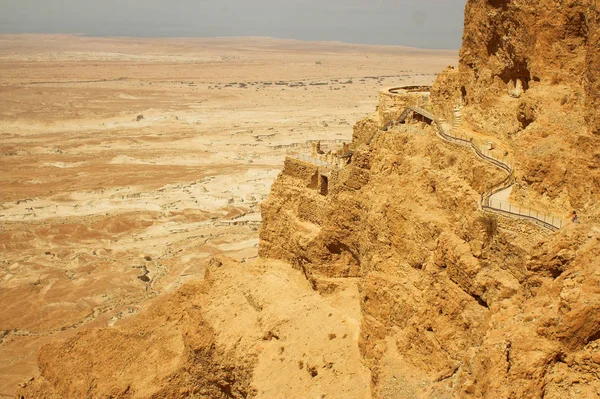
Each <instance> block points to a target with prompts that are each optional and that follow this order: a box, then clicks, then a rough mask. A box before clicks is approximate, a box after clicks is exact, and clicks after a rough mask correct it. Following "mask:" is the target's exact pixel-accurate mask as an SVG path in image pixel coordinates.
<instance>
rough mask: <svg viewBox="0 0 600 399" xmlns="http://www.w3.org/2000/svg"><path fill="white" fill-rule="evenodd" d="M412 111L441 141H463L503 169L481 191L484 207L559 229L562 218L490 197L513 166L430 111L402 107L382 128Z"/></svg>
mask: <svg viewBox="0 0 600 399" xmlns="http://www.w3.org/2000/svg"><path fill="white" fill-rule="evenodd" d="M411 113H416V114H419V115H421V116H422V117H424V118H426V119H429V120H430V121H431V122H432V123H435V125H436V127H437V132H438V135H439V136H440V137H441V138H442V139H443V140H445V141H447V142H449V143H453V144H458V145H463V146H467V147H470V148H471V149H472V150H473V151H474V152H475V154H476V155H477V156H478V157H479V158H481V159H483V160H484V161H487V162H490V163H491V164H493V165H494V166H496V167H497V168H500V169H502V170H504V171H505V172H506V173H507V176H506V179H504V180H503V181H502V182H500V183H499V184H497V185H495V186H493V187H492V188H490V189H489V190H488V191H486V192H485V193H483V194H482V195H481V201H480V205H481V208H482V209H483V210H484V211H487V212H493V213H499V214H502V215H504V216H508V217H516V218H520V219H525V220H529V221H531V222H534V223H536V224H538V225H540V226H542V227H544V228H546V229H548V230H552V231H557V230H558V229H560V228H561V227H562V226H563V224H564V222H563V220H562V219H560V218H557V217H554V216H552V215H549V214H546V213H542V212H539V211H537V210H535V209H531V208H526V207H522V206H519V205H513V204H512V203H510V202H507V201H501V200H497V199H494V198H492V197H493V196H494V195H495V194H497V193H499V192H501V191H504V190H506V189H508V188H510V187H511V186H512V185H513V184H514V183H515V178H514V174H513V168H512V167H511V165H510V164H509V163H508V162H507V161H506V160H499V159H496V158H494V157H493V156H492V155H491V154H490V153H488V152H487V151H486V150H485V149H484V148H478V147H477V146H476V145H475V144H474V143H473V141H471V140H467V139H465V138H461V137H455V136H452V135H451V134H450V133H449V132H447V131H446V130H445V129H444V126H443V125H442V123H441V122H440V120H439V119H438V118H437V117H436V116H435V115H433V114H432V113H430V112H428V111H426V110H424V109H422V108H419V107H415V106H409V107H407V108H406V110H404V112H403V113H402V114H401V115H400V118H398V119H397V120H395V121H391V122H389V123H388V124H386V125H385V126H384V127H383V130H384V131H387V130H388V129H389V128H390V127H391V126H394V125H396V124H398V123H402V122H404V120H405V119H406V118H407V117H408V116H409V115H410V114H411Z"/></svg>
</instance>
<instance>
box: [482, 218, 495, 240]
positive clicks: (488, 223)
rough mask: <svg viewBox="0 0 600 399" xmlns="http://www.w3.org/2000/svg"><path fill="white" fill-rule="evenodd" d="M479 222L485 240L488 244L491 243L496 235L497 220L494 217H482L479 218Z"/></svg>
mask: <svg viewBox="0 0 600 399" xmlns="http://www.w3.org/2000/svg"><path fill="white" fill-rule="evenodd" d="M479 222H480V223H481V224H482V226H483V231H484V233H485V238H486V239H487V241H488V242H490V241H492V240H493V239H494V237H495V236H496V234H497V233H498V218H497V217H496V215H484V216H481V217H480V218H479Z"/></svg>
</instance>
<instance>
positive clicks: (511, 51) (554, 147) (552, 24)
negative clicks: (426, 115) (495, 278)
mask: <svg viewBox="0 0 600 399" xmlns="http://www.w3.org/2000/svg"><path fill="white" fill-rule="evenodd" d="M597 6H598V4H597V1H596V0H568V1H537V0H535V1H534V0H525V1H512V0H504V1H502V0H471V1H468V2H467V6H466V10H465V30H464V36H463V46H462V49H461V52H460V65H459V68H458V69H453V70H447V71H445V72H444V73H442V74H441V75H440V77H439V79H438V82H437V83H436V85H435V86H434V89H433V92H432V97H433V100H434V103H435V104H436V108H437V111H438V112H439V113H440V114H442V115H444V116H446V117H449V116H450V114H451V110H452V109H453V107H454V106H456V105H457V104H458V103H462V104H463V106H464V108H463V115H464V118H465V120H466V121H467V122H468V123H469V124H470V125H471V126H472V127H473V128H475V129H476V130H480V131H485V132H487V133H490V134H493V135H495V136H496V137H497V138H498V139H499V140H501V141H503V142H505V143H507V144H508V145H510V148H511V153H513V154H514V156H515V161H516V162H518V164H519V168H517V169H518V172H517V174H518V176H517V177H518V179H519V185H518V187H517V189H516V190H515V192H514V198H519V199H520V200H522V201H529V202H530V203H533V202H540V201H541V202H543V203H544V205H545V206H546V207H547V208H551V209H555V210H558V209H560V208H563V209H576V210H578V211H579V212H580V213H584V214H588V215H589V216H590V217H595V215H597V214H598V203H597V201H596V200H595V198H597V196H598V194H599V193H600V192H599V189H600V170H599V167H600V153H599V152H598V148H599V145H600V136H599V133H600V131H599V129H598V109H599V102H598V101H599V95H598V93H599V86H598V79H599V77H598V76H599V73H598V72H599V68H600V63H599V58H598V57H599V56H598V54H600V51H599V50H600V47H599V45H600V44H599V35H600V28H599V26H598V7H597Z"/></svg>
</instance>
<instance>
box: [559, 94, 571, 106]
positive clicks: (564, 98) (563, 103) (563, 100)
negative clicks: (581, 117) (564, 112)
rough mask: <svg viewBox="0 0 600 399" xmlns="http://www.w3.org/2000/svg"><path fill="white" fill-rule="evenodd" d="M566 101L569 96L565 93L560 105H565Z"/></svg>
mask: <svg viewBox="0 0 600 399" xmlns="http://www.w3.org/2000/svg"><path fill="white" fill-rule="evenodd" d="M568 101H569V96H567V95H565V96H564V97H563V98H561V100H560V105H565V104H566V103H567V102H568Z"/></svg>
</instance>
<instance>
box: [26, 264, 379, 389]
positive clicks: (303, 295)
mask: <svg viewBox="0 0 600 399" xmlns="http://www.w3.org/2000/svg"><path fill="white" fill-rule="evenodd" d="M330 301H331V302H330ZM358 305H359V293H358V288H357V286H356V283H355V282H352V281H349V280H347V281H344V282H341V289H340V290H339V296H338V297H336V296H332V297H329V298H328V299H326V298H323V297H321V296H320V295H319V294H318V293H316V292H314V291H313V290H312V288H311V287H310V285H309V284H308V282H307V281H306V279H305V278H304V276H303V275H302V274H301V273H299V272H297V271H295V270H293V269H292V268H291V267H290V265H288V264H285V263H282V262H274V261H263V260H259V261H257V262H255V263H254V264H251V265H248V264H245V265H244V264H240V263H237V262H234V261H232V260H231V259H228V258H225V257H221V258H215V259H213V260H212V261H211V262H210V264H209V265H208V267H207V272H206V276H205V280H204V281H201V282H192V283H188V284H186V285H185V286H183V287H181V288H180V289H178V290H177V291H176V292H175V293H174V294H171V295H170V296H167V297H163V298H159V299H158V300H157V303H156V304H155V305H154V306H151V307H149V308H148V309H146V310H145V311H144V312H142V313H140V314H139V315H136V316H133V317H132V318H131V319H128V320H125V321H124V322H123V323H122V324H121V325H118V326H116V327H113V328H103V329H96V330H88V331H86V332H83V333H80V334H78V335H77V336H75V337H73V338H71V339H69V340H67V341H65V342H55V343H53V344H51V345H48V346H45V347H43V348H42V350H41V351H40V353H39V367H40V375H39V376H38V377H36V378H35V379H33V380H31V381H29V382H27V383H25V384H23V385H22V387H21V388H20V389H19V391H18V393H17V398H27V399H32V398H48V399H55V398H56V399H58V398H81V397H89V398H108V397H111V398H211V399H212V398H215V399H219V398H229V399H231V398H238V399H241V398H264V399H271V398H290V397H300V398H314V397H331V398H340V399H341V398H350V397H352V398H361V399H362V398H364V399H368V398H370V371H369V370H368V369H367V368H366V367H365V366H364V365H363V364H362V361H361V355H360V352H359V350H358V328H359V325H360V316H361V314H360V309H359V306H358Z"/></svg>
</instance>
